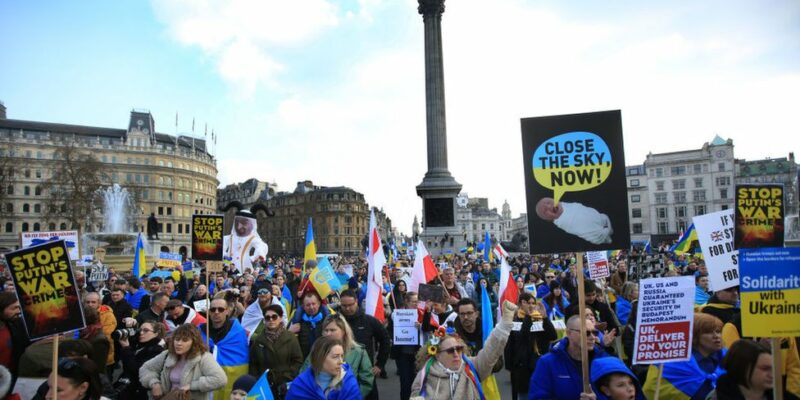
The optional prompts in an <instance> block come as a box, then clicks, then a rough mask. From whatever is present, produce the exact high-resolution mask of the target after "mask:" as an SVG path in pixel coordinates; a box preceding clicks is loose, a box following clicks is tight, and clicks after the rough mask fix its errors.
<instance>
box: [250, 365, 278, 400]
mask: <svg viewBox="0 0 800 400" xmlns="http://www.w3.org/2000/svg"><path fill="white" fill-rule="evenodd" d="M267 372H269V370H266V371H264V373H263V374H261V378H258V380H257V381H256V384H255V385H253V388H252V389H250V392H249V393H247V400H274V399H275V398H274V397H273V396H272V389H270V387H269V381H268V380H267Z"/></svg>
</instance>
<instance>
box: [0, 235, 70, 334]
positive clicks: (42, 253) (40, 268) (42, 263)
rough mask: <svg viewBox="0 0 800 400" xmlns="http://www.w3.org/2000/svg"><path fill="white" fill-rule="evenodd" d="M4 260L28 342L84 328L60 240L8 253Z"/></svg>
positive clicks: (66, 258) (68, 264)
mask: <svg viewBox="0 0 800 400" xmlns="http://www.w3.org/2000/svg"><path fill="white" fill-rule="evenodd" d="M6 260H7V261H8V265H9V268H11V276H12V278H13V280H14V286H15V288H16V291H17V298H18V299H19V300H20V304H21V305H22V318H23V320H24V321H25V328H26V329H27V331H28V337H29V338H31V339H39V338H42V337H45V336H51V335H56V334H59V333H62V332H69V331H74V330H77V329H83V328H84V327H85V326H86V323H85V321H84V318H83V309H82V308H81V300H80V298H79V297H78V291H77V286H76V285H75V276H74V275H73V274H72V268H71V267H70V263H69V255H68V253H67V247H66V244H65V243H64V240H59V241H56V242H48V243H45V244H41V245H38V246H33V247H29V248H26V249H22V250H18V251H15V252H12V253H8V254H6Z"/></svg>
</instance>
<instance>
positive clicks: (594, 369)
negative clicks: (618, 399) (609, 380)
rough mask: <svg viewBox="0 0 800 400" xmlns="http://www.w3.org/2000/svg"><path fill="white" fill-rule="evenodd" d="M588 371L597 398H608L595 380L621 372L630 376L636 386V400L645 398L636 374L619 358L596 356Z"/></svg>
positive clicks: (602, 399)
mask: <svg viewBox="0 0 800 400" xmlns="http://www.w3.org/2000/svg"><path fill="white" fill-rule="evenodd" d="M590 371H591V372H590V373H589V375H590V376H591V382H592V390H594V393H595V394H596V395H597V400H608V397H607V396H606V395H604V394H603V392H601V391H600V387H598V386H597V381H599V380H600V378H602V377H604V376H606V375H608V374H612V373H621V374H625V375H628V376H630V377H631V379H633V384H634V386H636V400H645V397H644V392H642V385H641V384H640V383H639V381H638V380H636V376H635V375H634V374H633V372H631V370H629V369H628V367H626V366H625V363H623V362H622V360H620V359H619V358H616V357H603V358H597V359H595V360H594V361H592V366H591V368H590Z"/></svg>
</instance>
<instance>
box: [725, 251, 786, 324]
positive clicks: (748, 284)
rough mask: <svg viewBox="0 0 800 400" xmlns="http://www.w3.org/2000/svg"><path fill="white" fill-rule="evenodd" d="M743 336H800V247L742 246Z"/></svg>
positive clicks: (740, 256)
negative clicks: (758, 247) (744, 247)
mask: <svg viewBox="0 0 800 400" xmlns="http://www.w3.org/2000/svg"><path fill="white" fill-rule="evenodd" d="M739 260H740V261H741V264H740V268H741V270H740V271H741V275H742V279H741V286H739V289H740V291H741V300H742V335H743V336H747V337H777V338H780V337H797V336H800V323H798V321H800V307H798V306H797V305H798V304H800V269H798V265H800V248H798V247H787V248H785V249H779V248H764V249H741V250H740V252H739Z"/></svg>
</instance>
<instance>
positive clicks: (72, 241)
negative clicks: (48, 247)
mask: <svg viewBox="0 0 800 400" xmlns="http://www.w3.org/2000/svg"><path fill="white" fill-rule="evenodd" d="M20 235H21V239H22V248H23V249H24V248H26V247H31V246H36V245H40V244H42V243H47V242H51V241H54V240H61V239H64V243H65V244H66V245H67V252H69V259H70V260H80V259H81V254H80V250H79V249H78V248H79V247H80V246H79V244H80V242H79V241H78V231H50V232H22V233H21V234H20Z"/></svg>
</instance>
